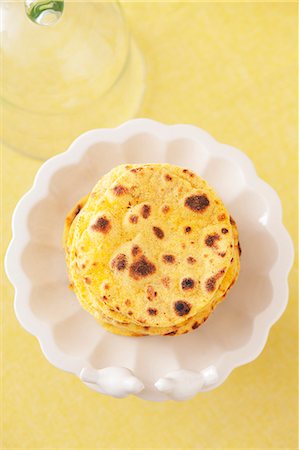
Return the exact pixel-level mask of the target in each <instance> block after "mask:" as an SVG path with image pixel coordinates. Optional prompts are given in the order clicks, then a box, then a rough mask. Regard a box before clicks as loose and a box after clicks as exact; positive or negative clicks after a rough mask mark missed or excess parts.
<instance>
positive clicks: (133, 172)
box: [65, 164, 238, 334]
mask: <svg viewBox="0 0 299 450" xmlns="http://www.w3.org/2000/svg"><path fill="white" fill-rule="evenodd" d="M85 201H86V200H85ZM81 203H82V204H80V208H77V209H76V208H75V210H74V211H72V213H71V214H70V215H69V216H68V219H67V221H66V232H65V243H66V244H65V248H66V253H67V263H68V266H69V269H70V276H71V279H72V282H73V284H74V290H75V292H76V294H77V296H78V298H79V300H80V302H81V304H82V306H83V307H85V308H86V309H87V310H89V311H90V312H91V313H92V314H93V315H94V316H95V317H96V318H97V320H100V321H101V320H102V321H103V320H104V321H107V323H108V322H111V323H109V326H110V327H111V326H115V327H121V326H122V327H123V328H125V327H127V329H130V332H132V333H133V332H134V333H135V331H136V332H138V333H139V332H141V331H146V330H149V332H147V334H152V333H154V334H156V331H157V332H158V334H161V333H162V332H163V331H165V330H166V331H167V330H168V331H169V330H170V331H169V332H173V331H175V330H174V327H175V328H176V329H177V328H178V327H179V325H180V324H185V326H189V328H190V323H191V320H190V321H189V322H188V320H189V319H191V318H192V317H196V315H197V314H201V313H203V312H205V311H208V312H209V310H210V309H211V308H212V307H213V306H214V303H215V301H216V300H215V298H216V297H217V296H216V293H217V292H218V290H219V293H220V291H221V290H220V289H219V288H220V286H221V285H224V286H225V285H226V284H227V283H228V284H229V283H231V282H232V280H234V279H235V277H236V275H237V273H236V272H238V269H237V270H236V269H234V270H233V269H230V272H229V274H227V272H228V269H229V268H230V266H231V259H232V258H233V254H234V251H235V250H234V248H233V227H232V224H231V223H230V220H229V215H228V213H227V211H226V209H225V207H224V205H223V204H222V202H221V201H220V199H219V198H218V197H217V196H216V194H215V193H214V191H212V189H211V188H210V187H209V186H208V185H207V184H206V183H205V182H204V181H203V180H202V179H201V178H200V177H198V176H197V175H195V174H193V173H192V172H190V171H188V170H186V169H181V168H179V167H176V166H170V165H160V164H148V165H142V166H140V165H135V166H132V165H127V166H119V167H117V168H115V169H114V170H113V171H112V172H110V173H109V174H107V175H106V176H105V177H103V178H102V179H101V180H100V181H99V183H97V185H96V186H95V188H94V189H93V191H92V193H91V195H90V196H89V197H88V200H87V203H86V204H85V206H84V205H83V204H84V201H83V202H81ZM83 206H84V208H83ZM78 209H79V211H78ZM76 211H77V214H74V213H75V212H76ZM234 259H235V261H236V258H234ZM235 264H236V262H235ZM221 295H225V292H224V294H221ZM218 297H219V296H218ZM218 297H217V298H218ZM198 317H199V316H198ZM200 317H201V316H200ZM187 323H188V325H187ZM195 324H196V322H193V324H192V325H195ZM152 328H153V329H154V330H152ZM156 329H158V330H156ZM126 333H127V332H126ZM163 334H164V333H163Z"/></svg>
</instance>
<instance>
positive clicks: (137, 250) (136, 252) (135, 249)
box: [131, 245, 142, 256]
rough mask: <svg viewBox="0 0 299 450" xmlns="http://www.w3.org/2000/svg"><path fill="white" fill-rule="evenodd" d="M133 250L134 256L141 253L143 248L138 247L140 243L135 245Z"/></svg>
mask: <svg viewBox="0 0 299 450" xmlns="http://www.w3.org/2000/svg"><path fill="white" fill-rule="evenodd" d="M131 252H132V255H133V256H137V255H140V254H141V253H142V252H141V248H140V247H138V245H134V246H133V247H132V250H131Z"/></svg>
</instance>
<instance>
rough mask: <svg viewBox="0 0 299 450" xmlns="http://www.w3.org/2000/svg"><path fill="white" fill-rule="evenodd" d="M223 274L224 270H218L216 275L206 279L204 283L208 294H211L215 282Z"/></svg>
mask: <svg viewBox="0 0 299 450" xmlns="http://www.w3.org/2000/svg"><path fill="white" fill-rule="evenodd" d="M224 273H225V269H221V270H219V272H218V273H216V275H214V276H213V277H210V278H208V279H207V281H206V290H207V291H208V292H213V291H214V290H215V287H216V281H217V280H218V279H219V278H221V277H222V276H223V275H224Z"/></svg>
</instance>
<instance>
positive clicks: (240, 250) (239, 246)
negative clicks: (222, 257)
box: [238, 241, 242, 256]
mask: <svg viewBox="0 0 299 450" xmlns="http://www.w3.org/2000/svg"><path fill="white" fill-rule="evenodd" d="M238 250H239V255H240V256H241V253H242V249H241V245H240V242H239V241H238Z"/></svg>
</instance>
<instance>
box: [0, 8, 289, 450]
mask: <svg viewBox="0 0 299 450" xmlns="http://www.w3.org/2000/svg"><path fill="white" fill-rule="evenodd" d="M124 10H125V12H126V14H127V17H128V20H129V23H130V26H131V29H132V32H133V33H134V36H135V37H136V40H137V41H138V43H139V46H140V48H141V50H142V52H143V54H144V56H145V59H146V65H147V86H146V93H145V97H144V102H143V104H142V106H141V109H140V112H139V116H142V117H144V116H145V117H150V118H153V119H157V120H161V121H163V122H166V123H179V122H185V123H193V124H196V125H198V126H200V127H202V128H203V129H206V130H207V131H208V132H210V133H211V134H212V135H213V136H215V138H216V139H218V140H220V141H221V142H225V143H228V144H231V145H234V146H236V147H239V148H240V149H242V150H243V151H245V153H246V154H247V155H248V156H249V157H250V158H251V159H252V160H253V162H254V164H255V165H256V168H257V171H258V174H259V175H260V176H261V177H262V178H264V179H265V180H266V181H267V182H268V183H270V184H271V185H272V186H273V187H274V188H275V189H276V190H277V192H278V194H279V195H280V197H281V200H282V203H283V207H284V222H285V224H286V226H287V227H288V229H289V231H290V232H291V234H292V236H293V238H294V239H296V232H297V223H296V217H297V214H295V209H294V208H295V206H294V205H297V197H296V191H297V190H296V188H295V186H296V180H297V172H296V170H297V169H296V126H297V121H296V67H297V62H296V55H297V49H296V35H297V33H296V14H297V5H296V4H295V3H268V2H267V3H266V2H265V3H209V4H208V3H184V4H183V3H156V2H148V3H135V4H131V3H125V4H124ZM24 139H27V136H26V135H24ZM39 166H40V163H39V162H37V161H34V160H31V159H29V158H26V157H24V156H22V155H20V154H17V153H15V152H13V151H11V150H9V149H7V148H5V147H4V148H3V168H2V175H3V181H4V191H3V193H2V200H3V206H4V208H5V214H4V215H3V221H1V226H2V230H3V234H4V239H3V248H6V246H7V244H8V241H9V239H10V237H11V231H10V221H11V214H12V212H13V209H14V207H15V205H16V203H17V201H18V199H19V198H20V196H21V195H23V193H24V192H25V191H26V190H27V189H28V188H29V187H30V186H31V184H32V181H33V177H34V174H35V173H36V171H37V169H38V167H39ZM296 273H297V270H296V267H295V268H294V269H293V270H292V273H291V275H290V299H289V305H288V307H287V309H286V312H285V313H284V315H283V317H282V318H281V319H280V320H279V322H278V323H277V324H275V326H274V327H273V328H272V330H271V332H270V335H269V339H268V342H267V345H266V347H265V349H264V351H263V353H262V354H261V355H260V357H259V358H258V359H257V360H256V361H254V362H252V363H250V364H247V365H246V366H243V367H241V368H238V369H236V370H235V371H234V372H233V373H232V374H231V376H230V377H229V378H228V380H227V381H226V382H225V383H224V384H223V385H222V386H221V387H219V388H218V389H216V390H215V391H211V392H208V393H205V394H201V395H198V396H197V397H196V398H194V399H193V400H190V401H186V402H183V403H174V402H168V403H161V404H155V403H149V402H144V401H142V400H139V399H136V398H129V399H125V400H116V399H113V398H108V397H105V396H102V395H97V394H96V393H94V392H93V391H91V390H89V389H88V388H86V387H84V386H83V385H82V384H81V382H80V381H79V380H78V379H76V378H75V377H74V376H72V375H70V374H68V373H63V372H62V371H59V370H57V369H56V368H55V367H53V366H51V365H50V364H49V363H48V362H47V361H46V359H45V358H44V357H43V355H42V352H41V350H40V347H39V344H38V342H37V340H36V339H35V338H34V337H32V336H30V335H29V334H28V333H27V332H26V331H25V330H23V329H22V328H21V326H20V325H19V323H18V322H17V320H16V318H15V315H14V311H13V288H12V286H11V285H10V284H9V282H8V281H7V279H6V278H5V277H4V278H3V286H4V289H3V295H2V299H3V313H4V316H3V317H4V320H3V322H4V326H3V329H4V338H3V353H2V355H3V374H4V379H3V402H1V404H2V409H3V427H4V429H3V433H2V439H3V443H2V448H5V449H12V448H19V449H31V450H33V449H43V448H45V449H46V448H47V449H74V448H76V449H86V450H87V449H100V448H103V449H116V448H119V449H125V448H128V449H129V448H130V449H143V448H147V449H157V448H180V449H187V448H191V449H201V448H234V449H240V448H271V449H274V448H275V449H276V448H288V449H295V448H297V446H298V443H297V395H296V385H297V332H296V330H297V290H296V281H297V280H296ZM0 434H1V432H0ZM0 447H1V445H0Z"/></svg>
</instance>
